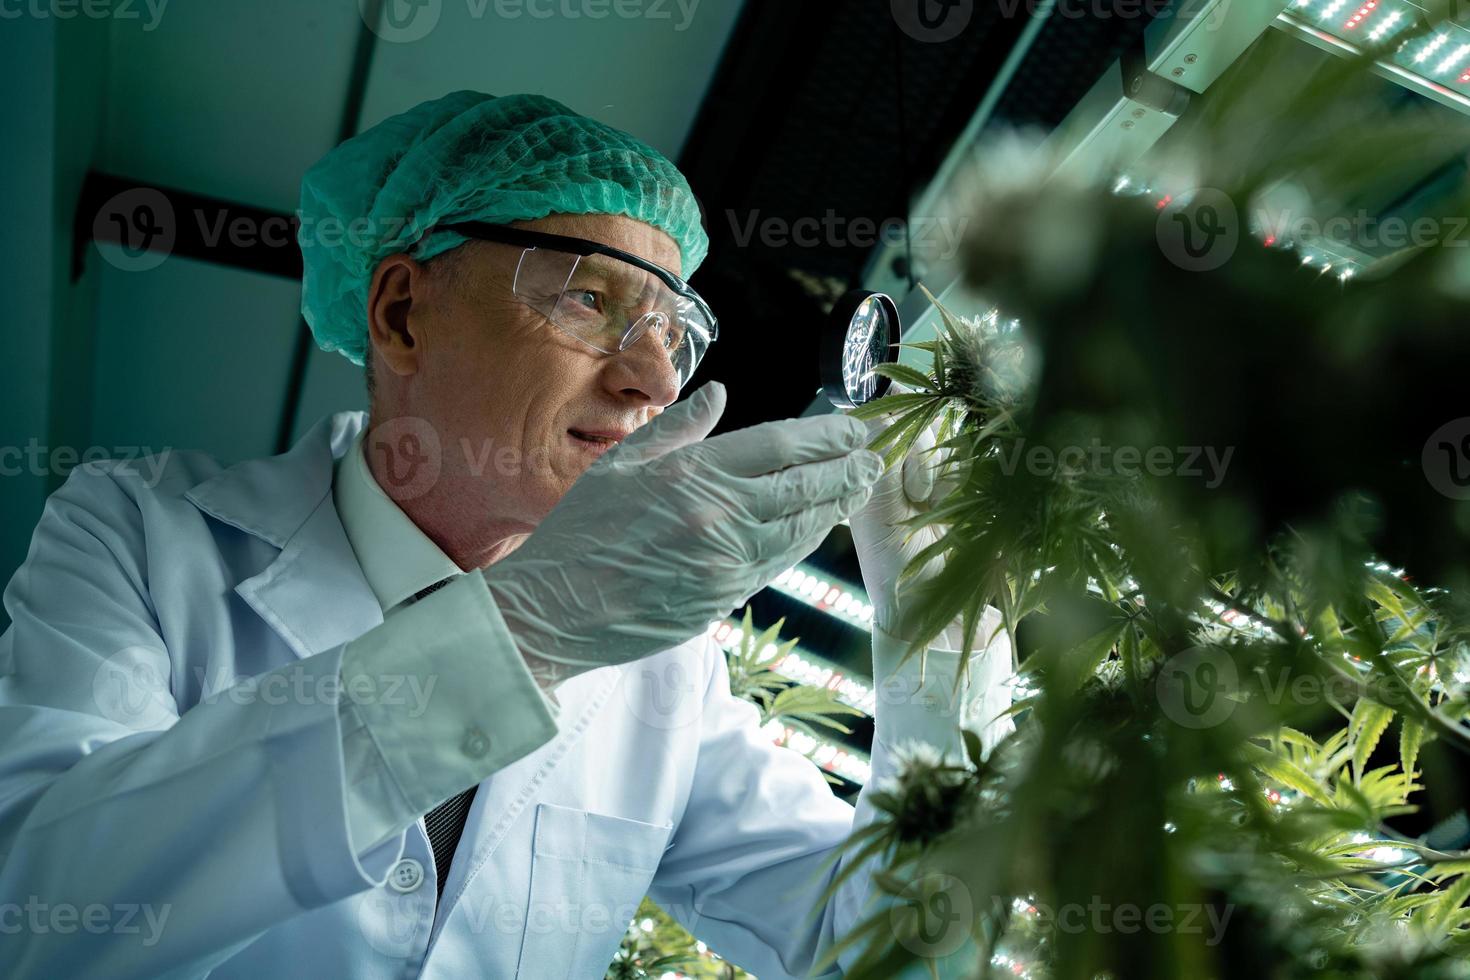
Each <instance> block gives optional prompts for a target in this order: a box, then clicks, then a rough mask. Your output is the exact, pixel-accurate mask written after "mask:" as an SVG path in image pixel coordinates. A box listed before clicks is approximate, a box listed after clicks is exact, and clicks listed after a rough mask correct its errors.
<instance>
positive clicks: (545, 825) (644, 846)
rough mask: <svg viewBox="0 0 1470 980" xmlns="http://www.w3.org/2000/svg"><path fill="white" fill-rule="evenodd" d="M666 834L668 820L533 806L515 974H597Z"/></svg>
mask: <svg viewBox="0 0 1470 980" xmlns="http://www.w3.org/2000/svg"><path fill="white" fill-rule="evenodd" d="M672 831H673V824H672V823H668V824H651V823H644V822H643V821H641V820H630V819H628V818H627V817H614V816H609V815H607V814H602V813H592V812H590V811H587V810H578V809H575V808H572V807H565V806H557V805H556V804H554V803H540V804H537V806H536V830H535V846H534V850H533V859H532V863H531V890H530V895H529V896H528V901H527V905H526V915H525V932H524V933H523V934H522V936H521V952H520V960H519V963H520V965H519V967H518V968H517V970H516V976H518V977H525V978H543V977H569V978H576V980H580V978H583V977H586V978H589V980H596V978H598V977H601V976H603V974H604V972H605V971H606V969H607V965H608V963H610V962H611V961H612V957H613V954H614V953H615V952H616V951H617V948H618V943H619V941H620V940H621V939H622V936H623V931H624V930H625V929H626V928H627V925H628V922H629V921H630V920H631V919H632V918H633V915H634V914H635V913H636V912H637V910H638V903H639V901H640V900H641V899H642V898H643V896H644V895H645V894H646V893H647V891H648V886H649V884H650V882H652V881H653V874H654V871H655V870H657V868H658V863H659V859H660V858H662V857H663V853H664V846H665V845H666V844H667V843H668V839H669V835H670V833H672Z"/></svg>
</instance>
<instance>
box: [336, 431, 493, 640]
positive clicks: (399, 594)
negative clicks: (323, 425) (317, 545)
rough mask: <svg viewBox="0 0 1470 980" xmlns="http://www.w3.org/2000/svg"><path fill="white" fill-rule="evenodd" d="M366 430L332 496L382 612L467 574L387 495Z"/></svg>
mask: <svg viewBox="0 0 1470 980" xmlns="http://www.w3.org/2000/svg"><path fill="white" fill-rule="evenodd" d="M366 434H367V428H366V426H364V428H363V431H362V432H360V433H358V435H357V439H356V440H354V442H353V444H352V446H351V448H350V449H348V450H347V452H346V453H344V454H343V456H342V458H341V459H340V460H338V462H337V465H336V471H335V473H334V474H333V478H332V496H333V500H334V502H335V503H336V505H337V512H338V514H339V515H340V516H341V518H342V528H343V530H345V531H346V532H347V540H348V541H349V542H350V543H351V545H352V550H353V552H354V553H355V554H356V555H357V562H358V564H359V565H361V566H362V574H363V577H364V578H366V579H367V582H368V585H369V586H370V587H371V588H372V590H373V594H374V595H375V596H377V598H378V604H379V605H381V606H382V607H383V612H384V613H387V612H388V610H390V609H392V608H393V607H394V606H396V605H398V604H399V603H401V602H403V601H404V600H405V599H407V598H409V597H410V596H412V595H414V594H415V593H417V592H420V591H422V590H423V589H426V588H428V587H429V586H431V585H434V584H435V583H437V582H440V581H442V580H444V579H446V578H450V577H452V576H455V575H461V574H463V572H464V570H463V569H462V568H460V567H459V566H458V565H456V564H455V563H454V560H453V559H452V558H450V557H449V556H448V555H446V554H445V553H444V552H443V550H441V549H440V547H439V546H438V545H437V544H435V543H434V541H433V540H432V539H431V538H430V537H429V536H428V535H426V534H425V533H424V532H423V531H421V530H419V527H418V525H417V524H415V523H414V522H413V521H412V520H411V519H409V516H408V515H407V514H405V513H404V512H403V511H402V510H401V509H400V508H399V506H398V505H397V504H396V503H394V502H393V498H391V497H389V496H388V495H387V494H386V493H384V492H383V488H382V487H380V486H378V481H377V480H376V479H375V478H374V477H373V474H372V471H371V470H370V469H368V465H367V458H366V456H365V455H364V451H363V441H364V437H365V436H366Z"/></svg>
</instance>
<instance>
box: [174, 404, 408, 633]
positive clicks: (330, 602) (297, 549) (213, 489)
mask: <svg viewBox="0 0 1470 980" xmlns="http://www.w3.org/2000/svg"><path fill="white" fill-rule="evenodd" d="M366 423H367V414H366V413H365V412H338V413H337V414H335V415H331V416H328V417H326V418H323V419H321V420H320V421H319V422H317V423H316V424H315V425H313V426H312V427H311V429H310V430H309V431H308V432H307V433H306V435H304V436H303V437H302V438H301V440H300V441H299V442H297V443H296V445H294V446H292V447H291V449H290V450H289V451H287V452H285V453H282V454H281V455H279V456H271V457H267V458H264V459H252V460H246V461H245V462H242V463H238V464H236V465H235V466H232V467H230V468H229V469H227V470H225V471H224V472H222V473H220V474H218V475H216V476H214V477H212V478H210V479H208V480H205V481H204V482H203V483H200V484H199V485H197V486H195V487H193V488H192V489H190V490H189V491H188V492H187V493H186V494H185V495H184V496H185V497H186V498H187V499H188V500H189V501H191V502H192V503H193V504H194V505H195V506H196V507H198V508H199V509H200V510H202V511H203V512H204V513H206V514H208V515H210V516H211V517H213V518H215V519H216V520H219V521H223V522H224V523H226V524H229V525H231V526H232V527H237V528H239V529H240V530H242V531H245V532H247V533H249V534H253V535H255V536H256V537H258V538H261V539H262V540H264V541H267V542H269V543H270V544H272V545H274V546H275V547H277V548H279V549H281V550H280V553H279V554H278V555H276V558H275V560H274V561H272V562H271V563H270V565H268V566H267V567H266V568H265V570H264V571H262V572H260V573H259V574H257V575H254V576H252V577H250V578H247V579H245V580H244V581H242V582H240V583H239V584H238V585H236V586H235V593H236V594H237V595H239V596H240V598H242V599H244V600H245V602H246V603H248V604H249V605H250V607H251V608H252V609H254V610H255V611H256V613H258V614H259V615H260V617H261V618H262V619H264V620H265V621H266V622H267V623H268V624H270V626H271V628H272V629H274V630H275V631H276V633H277V634H278V635H279V636H280V637H281V639H282V640H284V641H285V642H286V643H287V644H288V645H289V646H290V647H291V649H292V650H293V651H294V652H295V653H296V655H297V656H298V657H309V656H311V655H313V654H317V653H321V652H323V651H325V650H330V649H331V648H332V647H334V646H338V645H340V644H342V643H346V642H348V641H349V640H354V639H356V638H357V637H359V636H361V635H362V634H363V633H365V632H367V631H368V630H370V629H372V628H373V627H374V626H377V625H378V624H379V623H381V622H382V621H383V611H382V609H381V607H379V605H378V600H377V598H376V597H375V596H374V595H373V592H372V589H371V588H370V587H369V586H368V583H367V579H366V578H364V577H363V574H362V568H361V567H360V566H359V565H358V562H357V557H356V555H355V554H354V553H353V551H352V546H351V545H350V544H349V543H348V540H347V534H346V532H345V531H344V530H343V529H342V522H341V520H339V519H338V516H337V510H336V507H335V506H334V505H333V501H332V492H331V491H332V469H333V465H334V463H335V461H336V460H337V459H340V458H341V456H342V454H343V453H345V452H346V451H347V449H348V448H349V447H350V446H351V445H352V443H353V440H354V439H355V438H356V437H357V433H358V432H359V431H361V430H362V428H363V426H364V425H365V424H366Z"/></svg>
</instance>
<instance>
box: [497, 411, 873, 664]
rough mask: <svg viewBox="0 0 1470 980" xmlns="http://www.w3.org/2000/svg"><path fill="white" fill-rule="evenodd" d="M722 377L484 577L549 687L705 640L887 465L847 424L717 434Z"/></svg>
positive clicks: (631, 443)
mask: <svg viewBox="0 0 1470 980" xmlns="http://www.w3.org/2000/svg"><path fill="white" fill-rule="evenodd" d="M724 410H725V389H724V386H723V385H720V384H719V383H717V382H710V383H709V384H706V385H705V386H704V387H702V388H700V389H699V390H698V391H697V392H695V393H694V394H693V395H691V396H689V397H688V398H687V399H685V400H684V401H683V402H680V403H678V404H675V405H673V406H672V407H670V408H669V409H668V410H666V411H664V412H662V413H661V414H659V415H657V416H655V417H654V418H653V419H652V420H651V421H650V422H648V423H647V424H646V425H644V426H643V427H642V428H640V429H638V430H637V431H636V432H634V433H633V434H632V435H630V436H628V438H626V439H624V440H623V441H622V442H621V443H620V444H619V445H617V446H615V447H613V448H612V449H610V450H608V451H607V452H606V453H604V454H603V455H602V456H601V457H600V458H599V459H598V460H597V461H596V462H594V463H593V464H592V465H591V466H590V467H588V469H587V471H586V472H585V473H583V474H582V476H581V477H580V478H578V479H577V481H576V482H575V483H573V484H572V487H571V489H570V490H568V491H567V493H566V495H565V496H564V497H563V498H562V499H561V500H560V501H558V502H557V504H556V506H555V507H554V508H553V509H552V510H551V512H550V513H549V514H548V515H547V516H546V518H545V519H544V520H543V521H542V522H541V524H540V525H539V526H538V527H537V528H536V530H535V531H533V532H532V533H531V535H530V536H529V537H528V538H527V539H526V540H525V542H524V543H523V544H522V545H521V546H520V547H519V548H517V549H516V550H515V551H513V552H511V553H510V554H509V555H507V556H506V557H505V558H503V559H501V560H500V561H498V562H496V563H495V564H493V565H491V566H489V567H488V568H486V569H485V570H484V573H483V574H484V576H485V580H486V582H487V583H488V585H489V587H490V592H491V595H492V597H493V598H494V600H495V602H496V604H497V606H498V607H499V609H500V612H501V614H502V615H503V616H504V618H505V620H506V624H507V625H508V626H509V627H510V630H511V632H512V634H514V636H515V639H516V642H517V645H518V646H519V647H520V649H521V652H522V653H523V654H524V655H525V656H526V659H527V662H528V663H529V664H531V666H532V671H533V673H535V674H536V676H537V678H538V680H540V681H542V682H543V685H544V684H545V683H546V682H547V681H550V682H552V683H555V682H556V681H559V680H562V679H565V677H568V676H571V675H573V674H577V673H581V672H583V671H586V670H592V669H594V668H597V667H603V666H607V665H609V664H618V663H626V662H628V661H631V660H636V659H638V658H640V657H644V656H647V655H649V654H652V653H657V652H659V651H662V650H667V649H668V648H670V647H672V646H676V645H678V644H680V643H682V642H684V641H685V640H688V639H690V638H691V637H694V636H697V635H699V634H700V633H703V632H704V631H705V629H706V628H707V627H708V626H709V624H710V622H711V621H712V620H717V619H721V618H723V617H724V616H727V615H729V614H730V612H731V611H733V610H734V609H736V608H738V607H739V606H741V605H743V604H744V603H745V602H746V601H747V600H748V599H749V598H750V597H751V596H753V595H754V594H755V593H757V592H759V591H760V590H761V589H763V588H765V587H766V585H767V584H769V583H770V582H771V581H772V580H773V579H775V578H776V576H778V575H780V574H781V572H782V571H784V570H785V569H787V568H790V567H791V566H792V565H794V564H796V563H797V562H798V561H800V560H802V559H803V558H805V557H806V556H807V555H809V554H811V553H812V552H813V551H815V550H816V548H817V546H818V545H819V544H820V543H821V541H822V539H823V538H824V537H826V535H827V533H828V532H829V531H831V529H832V527H833V526H834V525H835V524H837V522H838V521H840V520H842V519H843V518H844V517H847V516H849V515H851V514H852V513H853V512H854V511H855V510H857V509H858V508H859V507H860V506H862V504H863V503H865V502H866V501H867V499H868V495H869V493H870V491H871V489H872V485H873V482H874V481H875V480H876V479H877V477H878V475H879V473H881V472H882V458H881V457H879V456H878V455H877V454H876V453H873V452H871V451H869V450H867V449H863V448H862V447H863V446H864V445H866V443H867V441H868V436H867V432H866V430H865V427H864V426H863V425H862V424H861V423H859V422H857V421H856V420H853V419H849V418H845V417H843V416H840V415H827V416H820V417H813V418H805V419H783V420H781V421H776V422H764V423H762V424H760V425H755V426H751V427H750V428H747V429H741V430H740V431H738V432H730V433H726V434H724V435H721V436H716V437H715V438H713V439H706V438H705V437H706V436H707V435H709V433H710V431H711V430H712V429H713V428H714V427H715V423H716V422H717V421H719V418H720V415H721V413H723V412H724Z"/></svg>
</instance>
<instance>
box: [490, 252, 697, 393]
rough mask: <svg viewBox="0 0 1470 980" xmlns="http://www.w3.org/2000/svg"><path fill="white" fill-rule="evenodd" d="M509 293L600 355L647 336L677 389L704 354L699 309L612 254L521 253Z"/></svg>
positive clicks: (686, 380)
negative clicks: (663, 357) (668, 365)
mask: <svg viewBox="0 0 1470 980" xmlns="http://www.w3.org/2000/svg"><path fill="white" fill-rule="evenodd" d="M514 291H515V294H516V296H517V297H518V298H519V299H520V300H521V301H522V302H523V303H525V304H526V305H527V306H529V307H530V308H531V309H533V310H535V311H536V312H537V313H540V314H541V315H542V316H544V317H546V318H547V319H548V320H550V321H551V322H552V323H553V324H555V325H556V326H557V327H559V328H560V329H561V330H563V331H565V332H566V333H568V334H570V335H571V336H573V337H575V338H577V339H578V340H580V341H582V342H583V343H585V344H587V345H588V346H590V347H593V348H595V349H597V350H599V351H602V352H603V353H605V354H616V353H617V352H618V351H622V350H626V349H627V348H628V347H630V346H632V345H633V344H635V343H637V342H638V341H639V340H641V339H642V338H643V335H644V334H647V333H652V334H653V336H654V339H655V340H656V341H657V342H658V343H659V345H660V346H661V347H662V348H663V349H664V351H665V352H666V353H667V354H668V357H669V361H670V363H672V364H673V366H674V370H675V372H676V373H677V374H678V378H679V387H681V388H682V387H683V386H684V385H685V384H686V383H687V382H688V381H689V379H690V377H691V376H693V374H694V369H695V368H696V367H698V366H699V361H700V359H701V358H702V357H704V352H705V351H706V350H708V349H709V344H710V340H711V335H712V334H713V324H712V323H710V318H709V316H708V315H707V314H706V313H705V312H704V310H703V309H702V308H701V307H700V305H699V304H698V303H696V302H694V301H693V300H692V299H690V298H689V297H687V296H683V295H680V294H679V293H677V292H675V291H674V290H673V289H670V288H669V286H668V285H667V284H665V283H664V281H663V280H661V279H660V278H659V277H658V276H655V275H654V274H653V273H651V272H648V271H647V270H645V269H640V268H638V267H637V266H635V265H631V264H629V263H627V262H624V261H623V260H621V259H617V258H613V257H612V256H610V255H600V254H593V255H585V256H584V255H576V254H574V253H571V252H559V251H556V250H554V249H547V248H527V249H526V250H525V251H524V252H522V253H521V260H520V263H519V264H518V266H517V267H516V278H515V285H514Z"/></svg>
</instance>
